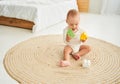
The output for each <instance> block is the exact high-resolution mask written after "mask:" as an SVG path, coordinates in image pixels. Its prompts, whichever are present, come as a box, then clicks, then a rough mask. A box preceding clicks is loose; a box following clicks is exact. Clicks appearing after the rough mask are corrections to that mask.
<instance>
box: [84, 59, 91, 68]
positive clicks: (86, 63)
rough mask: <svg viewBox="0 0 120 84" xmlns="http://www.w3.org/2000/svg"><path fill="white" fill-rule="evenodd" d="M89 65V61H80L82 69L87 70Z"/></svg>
mask: <svg viewBox="0 0 120 84" xmlns="http://www.w3.org/2000/svg"><path fill="white" fill-rule="evenodd" d="M90 65H91V61H90V60H87V59H84V60H83V61H82V67H84V68H89V67H90Z"/></svg>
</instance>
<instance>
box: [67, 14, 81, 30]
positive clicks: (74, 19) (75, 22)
mask: <svg viewBox="0 0 120 84" xmlns="http://www.w3.org/2000/svg"><path fill="white" fill-rule="evenodd" d="M66 22H67V24H68V26H69V27H70V28H71V29H72V30H76V29H78V27H79V22H80V17H79V15H76V16H69V17H68V19H67V21H66Z"/></svg>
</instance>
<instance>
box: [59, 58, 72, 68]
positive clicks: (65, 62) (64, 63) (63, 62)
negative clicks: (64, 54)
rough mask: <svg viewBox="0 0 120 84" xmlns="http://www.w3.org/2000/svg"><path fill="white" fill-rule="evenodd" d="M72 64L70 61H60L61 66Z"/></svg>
mask: <svg viewBox="0 0 120 84" xmlns="http://www.w3.org/2000/svg"><path fill="white" fill-rule="evenodd" d="M70 65H71V64H70V62H69V61H63V60H62V61H60V66H61V67H67V66H70Z"/></svg>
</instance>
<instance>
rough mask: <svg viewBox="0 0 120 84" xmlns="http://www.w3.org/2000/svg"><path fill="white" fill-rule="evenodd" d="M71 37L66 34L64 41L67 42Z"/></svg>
mask: <svg viewBox="0 0 120 84" xmlns="http://www.w3.org/2000/svg"><path fill="white" fill-rule="evenodd" d="M71 39H72V38H71V37H70V36H69V35H68V34H67V35H66V41H67V42H69V41H70V40H71Z"/></svg>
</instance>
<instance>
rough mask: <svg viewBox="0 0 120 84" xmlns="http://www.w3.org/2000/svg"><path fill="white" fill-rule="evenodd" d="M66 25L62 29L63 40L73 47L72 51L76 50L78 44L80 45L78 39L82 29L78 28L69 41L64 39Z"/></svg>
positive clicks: (78, 46)
mask: <svg viewBox="0 0 120 84" xmlns="http://www.w3.org/2000/svg"><path fill="white" fill-rule="evenodd" d="M68 29H69V28H68V27H66V28H65V29H64V31H63V40H64V42H65V43H66V44H67V45H69V46H70V47H71V48H72V49H73V53H75V52H78V51H79V48H80V45H82V42H81V41H80V35H81V34H82V33H83V32H84V31H83V30H82V29H80V28H79V29H78V31H77V32H76V33H75V36H74V37H73V38H72V39H71V40H70V41H69V42H67V41H66V36H67V31H68Z"/></svg>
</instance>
